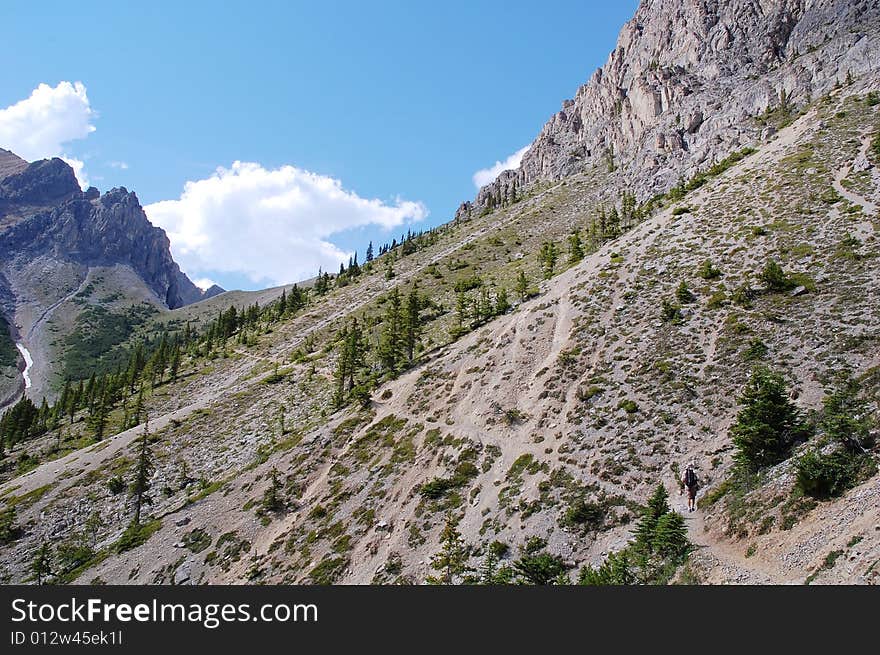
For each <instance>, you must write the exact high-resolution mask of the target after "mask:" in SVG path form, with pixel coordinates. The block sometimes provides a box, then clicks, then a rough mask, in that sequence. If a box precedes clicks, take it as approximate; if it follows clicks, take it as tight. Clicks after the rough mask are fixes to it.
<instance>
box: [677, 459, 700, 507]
mask: <svg viewBox="0 0 880 655" xmlns="http://www.w3.org/2000/svg"><path fill="white" fill-rule="evenodd" d="M699 487H700V481H699V479H698V478H697V473H696V471H694V463H693V462H691V463H690V464H688V465H687V468H685V470H684V472H683V473H682V474H681V489H680V490H679V492H678V493H679V495H681V493H682V492H683V491H684V490H685V489H687V493H688V511H689V512H693V511H694V510H695V509H696V508H697V489H698V488H699Z"/></svg>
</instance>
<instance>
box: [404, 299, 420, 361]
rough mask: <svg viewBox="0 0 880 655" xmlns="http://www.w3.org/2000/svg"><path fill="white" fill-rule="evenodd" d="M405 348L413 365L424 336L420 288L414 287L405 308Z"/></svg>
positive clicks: (407, 358) (408, 359)
mask: <svg viewBox="0 0 880 655" xmlns="http://www.w3.org/2000/svg"><path fill="white" fill-rule="evenodd" d="M403 316H404V328H403V348H404V352H405V354H406V362H407V363H408V364H411V363H412V362H413V359H414V358H415V351H416V347H417V346H418V344H419V340H420V339H421V336H422V299H421V297H420V296H419V290H418V287H416V286H415V285H413V287H412V289H410V292H409V294H408V295H407V297H406V306H405V308H404V314H403Z"/></svg>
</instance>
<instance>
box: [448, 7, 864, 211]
mask: <svg viewBox="0 0 880 655" xmlns="http://www.w3.org/2000/svg"><path fill="white" fill-rule="evenodd" d="M877 70H880V3H878V2H877V1H876V0H718V1H707V0H643V1H642V3H641V4H640V6H639V8H638V10H637V11H636V14H635V16H634V17H633V18H632V20H630V21H629V22H628V23H627V24H626V25H625V26H624V27H623V29H622V30H621V33H620V36H619V38H618V42H617V47H616V48H615V49H614V51H613V52H612V53H611V55H610V57H609V58H608V62H607V63H606V64H605V65H604V66H603V67H601V68H600V69H598V70H597V71H596V72H595V73H594V74H593V76H592V78H591V79H590V81H589V82H588V83H587V84H585V85H584V86H582V87H581V88H580V89H578V91H577V93H576V95H575V97H574V99H573V100H566V101H565V102H563V105H562V109H561V110H560V111H559V112H558V113H556V114H555V115H554V116H553V117H551V118H550V120H549V121H548V122H547V123H546V124H545V125H544V127H543V129H542V130H541V132H540V133H539V134H538V137H537V138H536V139H535V141H534V142H533V143H532V145H531V147H530V148H529V150H528V152H527V153H526V154H525V156H524V157H523V160H522V163H521V164H520V167H519V168H518V169H517V170H514V171H505V172H503V173H502V174H501V175H500V176H499V177H498V179H497V180H495V182H493V183H491V184H489V185H487V186H485V187H483V188H482V189H481V190H480V192H479V193H478V195H477V197H476V199H475V200H474V201H473V202H466V203H463V204H462V205H461V207H459V209H458V212H457V214H456V219H462V218H467V217H468V216H469V215H470V214H471V212H472V211H473V210H475V209H482V208H483V207H486V206H488V205H492V204H498V203H499V202H503V201H505V200H507V199H508V198H510V196H511V195H512V193H514V189H522V188H524V187H526V186H527V185H529V184H531V183H533V182H535V181H537V180H558V179H561V178H564V177H567V176H569V175H571V174H573V173H577V172H578V171H580V170H582V169H584V168H585V167H589V166H590V165H594V164H596V165H601V166H606V165H609V164H611V162H612V161H613V167H614V169H615V173H616V174H617V175H618V182H619V183H620V184H621V185H622V186H625V187H628V188H630V189H632V190H633V191H635V192H636V194H637V195H638V196H639V197H640V198H645V197H648V196H650V195H653V194H654V193H658V192H662V191H666V190H667V189H669V188H670V187H672V186H674V185H675V183H676V182H677V181H678V180H679V178H680V177H682V176H683V177H688V175H689V174H691V173H693V172H695V171H696V170H698V169H699V168H703V167H705V166H707V165H710V164H711V163H714V162H715V161H717V160H718V159H721V158H723V157H724V156H726V155H727V154H729V153H730V152H731V151H733V150H735V149H738V148H740V147H743V146H745V145H747V144H749V143H754V142H756V141H758V140H759V139H760V138H761V136H762V126H761V125H760V123H759V122H758V121H756V120H755V117H756V116H759V115H760V114H762V113H763V112H765V111H766V110H767V109H771V108H775V107H778V106H780V104H781V103H783V102H785V103H790V104H791V105H792V106H798V105H803V104H804V103H806V102H807V101H809V100H810V99H811V98H816V97H817V96H819V95H821V94H823V93H825V92H827V91H829V90H830V89H832V88H833V87H834V86H835V85H837V84H843V83H846V81H847V80H848V78H850V77H852V78H857V77H859V76H861V75H864V74H866V73H870V72H874V71H877ZM764 136H766V134H765V135H764ZM610 167H611V166H609V168H610Z"/></svg>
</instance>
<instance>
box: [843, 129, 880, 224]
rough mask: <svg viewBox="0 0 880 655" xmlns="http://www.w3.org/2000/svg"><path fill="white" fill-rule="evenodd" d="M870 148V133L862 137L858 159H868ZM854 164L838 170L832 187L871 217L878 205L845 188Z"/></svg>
mask: <svg viewBox="0 0 880 655" xmlns="http://www.w3.org/2000/svg"><path fill="white" fill-rule="evenodd" d="M870 147H871V135H870V134H869V133H866V134H863V135H862V147H861V149H860V150H859V154H858V156H857V157H856V158H858V157H865V158H866V157H867V156H868V149H869V148H870ZM854 163H855V161H853V163H852V164H849V165H848V166H844V167H843V168H841V169H840V170H838V171H837V173H835V175H834V182H833V183H832V185H833V186H834V190H835V191H837V193H839V194H840V195H841V196H843V197H844V198H846V199H847V200H848V201H849V202H851V203H852V204H854V205H858V206H860V207H861V208H862V211H863V212H864V213H865V214H866V215H868V216H870V215H872V214H874V213H875V212H876V211H877V205H875V204H874V203H873V202H871V201H870V200H868V199H867V198H865V197H863V196H860V195H859V194H857V193H856V192H854V191H851V190H850V189H847V188H846V187H845V186H843V180H845V179H846V178H847V176H848V175H849V174H850V173H851V172H852V169H853V164H854Z"/></svg>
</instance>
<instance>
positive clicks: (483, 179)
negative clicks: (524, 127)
mask: <svg viewBox="0 0 880 655" xmlns="http://www.w3.org/2000/svg"><path fill="white" fill-rule="evenodd" d="M530 147H531V144H529V145H527V146H526V147H524V148H520V149H519V150H517V151H516V152H515V153H513V154H512V155H510V157H508V158H507V159H505V160H504V161H496V162H495V165H494V166H490V167H489V168H483V169H481V170H478V171H477V172H476V173H474V177H473V180H474V186H475V187H477V188H478V189H481V188H483V187H484V186H486V185H487V184H489V183H490V182H494V181H495V178H496V177H498V176H499V175H500V174H501V173H502V171H509V170H514V169H517V168H519V163H520V162H521V161H522V158H523V155H524V154H526V151H527V150H528V149H529V148H530Z"/></svg>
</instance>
